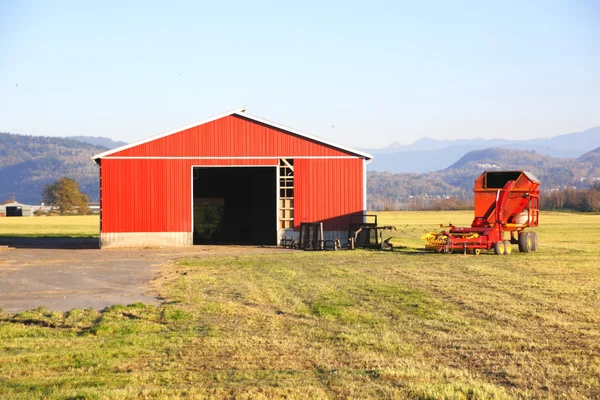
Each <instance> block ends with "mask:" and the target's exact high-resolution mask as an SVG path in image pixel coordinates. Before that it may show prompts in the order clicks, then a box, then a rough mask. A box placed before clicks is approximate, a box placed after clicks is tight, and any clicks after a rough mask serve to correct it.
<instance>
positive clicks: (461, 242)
mask: <svg viewBox="0 0 600 400" xmlns="http://www.w3.org/2000/svg"><path fill="white" fill-rule="evenodd" d="M539 187H540V181H539V180H538V179H537V178H536V177H534V176H533V175H532V174H531V173H529V172H526V171H486V172H484V173H483V174H481V176H479V177H478V178H477V179H476V180H475V185H474V189H473V191H474V192H475V196H474V197H475V218H474V219H473V222H472V224H471V227H468V228H467V227H464V228H462V227H457V226H454V225H452V224H450V225H449V226H447V227H446V228H448V229H445V230H443V231H441V232H437V233H429V234H427V235H425V236H423V237H422V239H423V240H425V242H426V245H425V248H426V249H427V250H432V251H438V252H442V253H452V252H453V251H463V252H465V253H467V252H472V253H474V254H479V253H480V252H481V250H492V249H493V250H494V253H496V254H510V253H511V252H512V245H513V244H517V245H518V247H519V251H521V252H524V253H529V252H530V251H536V250H537V248H538V235H537V232H533V231H529V230H526V229H527V228H532V227H536V226H538V216H539V194H540V190H539ZM441 227H444V226H443V225H441Z"/></svg>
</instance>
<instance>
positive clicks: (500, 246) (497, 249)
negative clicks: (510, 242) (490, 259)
mask: <svg viewBox="0 0 600 400" xmlns="http://www.w3.org/2000/svg"><path fill="white" fill-rule="evenodd" d="M494 254H496V255H502V254H504V242H503V241H499V242H496V244H494Z"/></svg>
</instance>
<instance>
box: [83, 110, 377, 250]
mask: <svg viewBox="0 0 600 400" xmlns="http://www.w3.org/2000/svg"><path fill="white" fill-rule="evenodd" d="M244 111H245V108H239V109H236V110H233V111H231V112H228V113H225V114H221V115H218V116H216V117H213V118H209V119H207V120H204V121H200V122H198V123H195V124H192V125H189V126H186V127H184V128H181V129H177V130H174V131H171V132H167V133H165V134H162V135H158V136H155V137H152V138H149V139H146V140H142V141H140V142H137V143H133V144H129V145H126V146H123V147H120V148H117V149H114V150H110V151H107V152H104V153H101V154H97V155H95V156H94V159H95V161H96V163H98V165H99V166H100V217H101V219H100V245H101V247H108V246H116V247H123V246H185V245H191V244H200V243H231V244H266V245H275V244H277V243H278V240H279V238H281V237H282V236H288V237H291V236H294V235H295V236H298V230H299V228H300V223H301V222H317V221H322V222H323V228H324V231H325V235H326V238H335V237H341V238H344V237H347V230H348V224H349V219H350V215H353V214H361V213H364V212H365V209H366V195H367V194H366V187H367V185H366V165H367V163H368V162H369V161H370V160H371V159H372V158H373V157H372V156H371V155H369V154H366V153H363V152H360V151H358V150H353V149H351V148H348V147H345V146H341V145H338V144H335V143H332V142H329V141H327V140H323V139H319V138H316V137H314V136H311V135H308V134H306V133H302V132H299V131H297V130H295V129H291V128H287V127H285V126H282V125H279V124H275V123H273V122H269V121H266V120H264V119H262V118H258V117H255V116H252V115H249V114H247V113H245V112H244Z"/></svg>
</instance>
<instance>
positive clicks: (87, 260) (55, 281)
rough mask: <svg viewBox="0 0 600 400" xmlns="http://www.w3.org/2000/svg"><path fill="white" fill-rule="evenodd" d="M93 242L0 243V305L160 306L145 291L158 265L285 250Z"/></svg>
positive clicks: (10, 308)
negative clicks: (104, 246)
mask: <svg viewBox="0 0 600 400" xmlns="http://www.w3.org/2000/svg"><path fill="white" fill-rule="evenodd" d="M96 243H97V241H95V242H92V243H91V244H90V243H87V244H86V243H78V242H76V241H73V242H71V243H66V244H65V243H53V242H38V243H31V242H29V243H12V244H11V245H8V246H2V247H0V308H1V309H2V310H3V311H4V312H5V313H11V314H12V313H17V312H21V311H25V310H30V309H33V308H36V307H39V306H43V307H46V308H47V309H49V310H56V311H66V310H70V309H72V308H80V309H83V308H87V307H93V308H96V309H102V308H104V307H106V306H110V305H114V304H131V303H136V302H144V303H147V304H160V300H159V299H157V298H156V297H154V296H152V295H151V294H149V293H148V290H149V287H148V286H147V283H148V282H149V281H150V280H152V279H153V278H154V277H155V276H156V275H157V274H158V272H159V270H160V266H161V265H163V264H166V263H169V262H172V261H174V260H175V259H177V258H179V257H186V256H191V257H198V256H210V255H218V254H220V255H226V254H249V253H265V252H277V251H286V250H284V249H281V248H275V247H273V248H261V247H248V246H194V247H186V248H178V249H106V250H100V249H94V248H93V247H94V246H95V244H96ZM56 247H62V248H56ZM69 247H77V248H69ZM81 247H83V248H81ZM85 247H88V248H85Z"/></svg>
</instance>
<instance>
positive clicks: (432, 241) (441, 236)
mask: <svg viewBox="0 0 600 400" xmlns="http://www.w3.org/2000/svg"><path fill="white" fill-rule="evenodd" d="M452 236H453V237H460V238H464V239H474V238H477V237H479V234H477V233H453V234H452ZM421 240H424V241H425V250H433V251H439V250H440V249H441V248H442V246H445V245H446V244H447V243H448V236H447V235H446V234H445V233H444V232H430V233H427V234H425V235H423V236H421Z"/></svg>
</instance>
